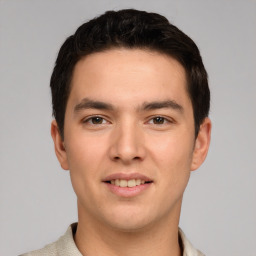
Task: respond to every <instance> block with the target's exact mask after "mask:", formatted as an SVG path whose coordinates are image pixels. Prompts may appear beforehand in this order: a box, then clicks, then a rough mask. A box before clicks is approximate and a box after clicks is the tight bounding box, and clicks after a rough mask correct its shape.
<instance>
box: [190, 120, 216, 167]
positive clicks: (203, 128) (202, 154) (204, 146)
mask: <svg viewBox="0 0 256 256" xmlns="http://www.w3.org/2000/svg"><path fill="white" fill-rule="evenodd" d="M211 128H212V124H211V120H210V119H209V118H208V117H207V118H205V119H204V121H203V123H202V124H201V125H200V130H199V132H198V135H197V138H196V141H195V146H194V152H193V159H192V163H191V171H194V170H196V169H198V168H199V167H200V165H201V164H202V163H203V162H204V160H205V158H206V156H207V152H208V149H209V145H210V140H211Z"/></svg>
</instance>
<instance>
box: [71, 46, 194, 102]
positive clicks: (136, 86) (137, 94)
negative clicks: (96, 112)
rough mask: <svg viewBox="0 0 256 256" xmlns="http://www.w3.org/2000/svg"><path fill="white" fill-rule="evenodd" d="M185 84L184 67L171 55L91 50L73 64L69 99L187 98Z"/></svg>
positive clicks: (114, 100)
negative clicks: (95, 51)
mask: <svg viewBox="0 0 256 256" xmlns="http://www.w3.org/2000/svg"><path fill="white" fill-rule="evenodd" d="M186 88H187V85H186V74H185V69H184V68H183V66H182V65H181V64H180V63H179V62H178V61H176V60H175V59H174V58H172V57H170V56H167V55H164V54H161V53H159V52H155V51H150V50H142V49H125V48H118V49H111V50H107V51H104V52H99V53H93V54H91V55H88V56H86V57H84V58H83V59H81V60H80V61H79V62H78V63H77V64H76V66H75V68H74V72H73V77H72V82H71V93H70V97H69V99H70V101H74V102H78V101H81V100H82V98H84V97H92V98H95V99H97V100H104V101H109V102H115V103H116V104H118V103H120V104H125V103H126V102H128V103H129V102H134V104H135V102H136V101H137V102H141V101H142V100H143V101H156V100H167V98H168V97H170V98H175V100H178V101H182V100H183V101H184V99H185V98H186V99H187V100H189V97H188V94H187V89H186ZM143 98H144V99H143ZM129 104H130V103H129Z"/></svg>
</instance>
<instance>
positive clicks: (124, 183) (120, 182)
mask: <svg viewBox="0 0 256 256" xmlns="http://www.w3.org/2000/svg"><path fill="white" fill-rule="evenodd" d="M104 182H105V183H108V184H112V185H115V186H117V187H121V188H126V187H127V188H133V187H136V186H140V185H143V184H148V183H152V182H153V181H145V180H143V179H129V180H125V179H112V180H107V181H104Z"/></svg>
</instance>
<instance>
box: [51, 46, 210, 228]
mask: <svg viewBox="0 0 256 256" xmlns="http://www.w3.org/2000/svg"><path fill="white" fill-rule="evenodd" d="M71 87H72V88H71V92H70V96H69V99H68V102H67V109H66V113H65V124H64V140H63V141H62V140H61V137H60V135H59V133H58V128H57V125H56V122H55V121H53V123H52V137H53V139H54V142H55V150H56V154H57V157H58V159H59V161H60V164H61V166H62V168H63V169H67V170H68V169H69V170H70V176H71V181H72V185H73V188H74V191H75V193H76V195H77V198H78V211H79V216H80V217H81V216H82V217H83V218H86V219H87V220H88V219H89V220H90V221H92V222H95V223H96V222H97V223H100V224H101V225H105V226H108V227H112V228H116V229H120V230H137V229H141V228H143V227H147V226H149V225H154V224H156V223H159V222H161V221H167V220H171V219H172V220H177V221H178V218H179V212H180V206H181V201H182V196H183V192H184V190H185V188H186V185H187V183H188V180H189V176H190V171H191V170H195V169H196V168H198V167H199V166H200V164H201V163H202V162H203V160H204V158H205V156H206V153H207V149H208V146H209V138H210V121H209V119H206V120H205V122H204V123H203V124H202V125H201V129H200V132H199V135H198V137H197V139H196V140H195V137H194V134H195V133H194V120H193V109H192V104H191V101H190V98H189V96H188V93H187V90H186V78H185V70H184V68H183V67H182V66H181V65H180V64H179V63H178V62H177V61H176V60H174V59H173V58H171V57H169V56H165V55H163V54H160V53H157V52H152V51H145V50H139V49H137V50H134V49H133V50H129V49H112V50H108V51H105V52H100V53H95V54H92V55H89V56H86V57H85V58H84V59H82V60H80V61H79V62H78V63H77V64H76V66H75V69H74V73H73V80H72V84H71Z"/></svg>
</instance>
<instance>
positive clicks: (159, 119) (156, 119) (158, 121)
mask: <svg viewBox="0 0 256 256" xmlns="http://www.w3.org/2000/svg"><path fill="white" fill-rule="evenodd" d="M149 123H150V124H158V125H161V124H166V123H170V121H169V120H168V119H166V118H165V117H162V116H156V117H153V118H151V119H150V121H149Z"/></svg>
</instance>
